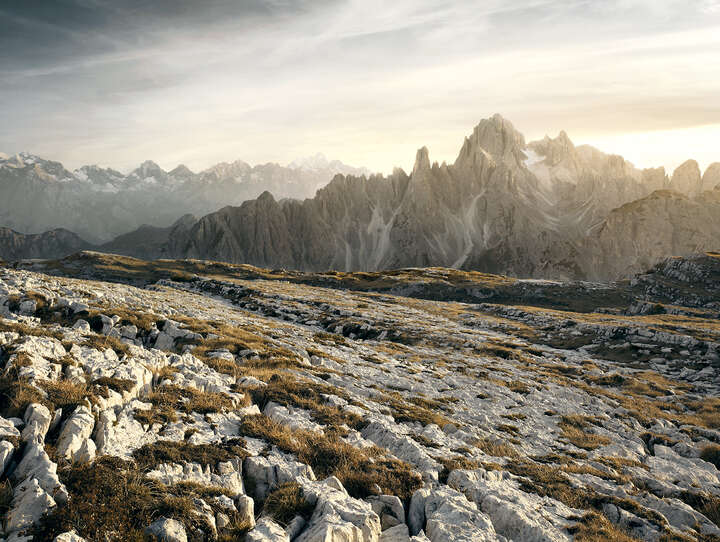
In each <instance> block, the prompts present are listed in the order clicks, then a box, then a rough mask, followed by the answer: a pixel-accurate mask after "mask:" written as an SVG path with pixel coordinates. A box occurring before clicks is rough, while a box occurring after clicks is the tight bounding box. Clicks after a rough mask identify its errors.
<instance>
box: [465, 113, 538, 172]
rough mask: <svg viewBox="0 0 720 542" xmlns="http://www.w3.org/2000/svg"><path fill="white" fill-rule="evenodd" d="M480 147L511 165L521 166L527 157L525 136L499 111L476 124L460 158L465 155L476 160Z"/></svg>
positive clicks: (496, 158)
mask: <svg viewBox="0 0 720 542" xmlns="http://www.w3.org/2000/svg"><path fill="white" fill-rule="evenodd" d="M478 149H482V150H483V151H485V152H486V153H488V154H490V155H491V156H492V157H493V158H494V159H495V160H497V161H499V162H504V163H505V164H506V165H508V166H511V167H517V168H519V167H521V164H522V162H523V161H524V160H525V159H526V158H527V157H526V156H525V154H524V152H523V150H524V149H525V137H524V136H523V135H522V134H521V133H520V132H519V131H518V130H516V129H515V127H514V126H513V124H512V122H510V121H509V120H507V119H506V118H504V117H503V116H502V115H500V114H497V113H496V114H495V115H493V116H492V117H490V118H487V119H483V120H481V121H480V122H479V123H478V125H477V126H475V129H474V130H473V133H472V135H471V136H470V137H467V138H466V139H465V142H464V143H463V147H462V149H461V150H460V156H459V157H458V160H460V157H465V158H472V159H473V161H475V158H476V157H477V153H478ZM461 162H462V161H461ZM457 163H458V162H457V161H456V164H457Z"/></svg>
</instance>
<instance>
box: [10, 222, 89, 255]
mask: <svg viewBox="0 0 720 542" xmlns="http://www.w3.org/2000/svg"><path fill="white" fill-rule="evenodd" d="M87 248H91V245H90V243H88V242H87V241H84V240H83V239H81V238H80V237H78V236H77V235H75V234H74V233H72V232H70V231H67V230H63V229H57V230H52V231H47V232H45V233H40V234H30V235H26V234H22V233H18V232H16V231H13V230H11V229H10V228H0V259H3V260H24V259H31V258H62V257H63V256H67V255H68V254H72V253H73V252H77V251H79V250H85V249H87Z"/></svg>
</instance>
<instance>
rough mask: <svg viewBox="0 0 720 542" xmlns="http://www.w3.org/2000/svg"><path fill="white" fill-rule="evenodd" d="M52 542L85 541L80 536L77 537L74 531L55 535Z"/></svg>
mask: <svg viewBox="0 0 720 542" xmlns="http://www.w3.org/2000/svg"><path fill="white" fill-rule="evenodd" d="M53 542H85V539H84V538H83V537H82V536H78V534H77V533H76V532H75V531H68V532H66V533H62V534H59V535H57V536H56V537H55V540H54V541H53Z"/></svg>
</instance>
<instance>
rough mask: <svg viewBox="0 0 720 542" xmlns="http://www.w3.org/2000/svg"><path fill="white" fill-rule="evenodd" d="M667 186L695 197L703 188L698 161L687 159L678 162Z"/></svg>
mask: <svg viewBox="0 0 720 542" xmlns="http://www.w3.org/2000/svg"><path fill="white" fill-rule="evenodd" d="M711 175H712V172H711ZM669 188H670V189H671V190H674V191H675V192H680V193H681V194H686V195H688V196H690V197H691V198H694V197H697V196H698V195H699V194H700V193H701V192H702V190H703V180H702V177H701V173H700V166H698V163H697V162H696V161H695V160H688V161H687V162H683V163H682V164H680V165H679V166H678V167H677V169H676V170H675V171H674V172H673V174H672V179H671V180H670V186H669Z"/></svg>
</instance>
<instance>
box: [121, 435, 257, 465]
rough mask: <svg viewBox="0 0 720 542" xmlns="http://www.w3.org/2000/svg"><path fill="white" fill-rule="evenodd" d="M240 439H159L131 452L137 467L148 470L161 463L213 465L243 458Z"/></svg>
mask: <svg viewBox="0 0 720 542" xmlns="http://www.w3.org/2000/svg"><path fill="white" fill-rule="evenodd" d="M244 445H245V442H244V441H243V440H242V439H233V440H231V441H229V442H226V443H216V444H189V443H187V442H173V441H167V440H160V441H158V442H154V443H152V444H145V445H144V446H142V447H141V448H138V449H137V450H135V451H134V452H133V458H134V459H135V462H136V463H137V466H138V468H140V469H142V470H150V469H153V468H155V467H156V466H157V465H160V464H162V463H199V464H200V465H210V466H211V467H215V466H216V465H217V464H218V463H219V462H221V461H229V460H231V459H233V458H235V457H239V458H240V459H244V458H245V457H247V456H248V453H247V452H246V451H245V448H244Z"/></svg>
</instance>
